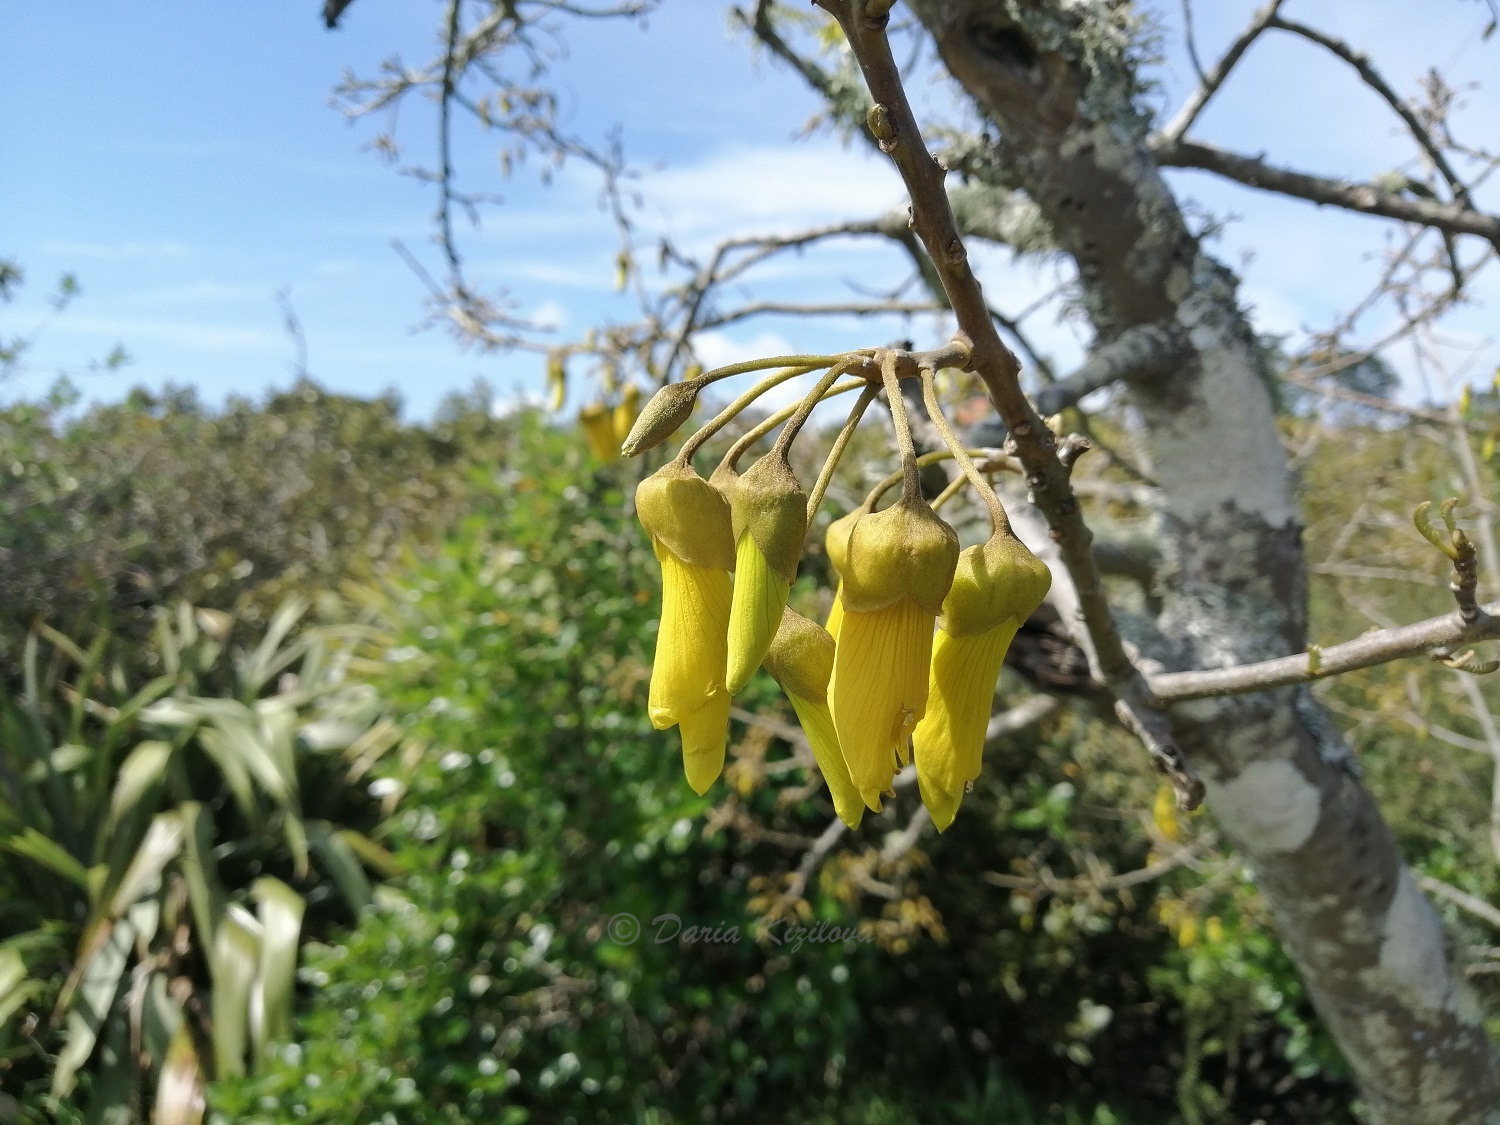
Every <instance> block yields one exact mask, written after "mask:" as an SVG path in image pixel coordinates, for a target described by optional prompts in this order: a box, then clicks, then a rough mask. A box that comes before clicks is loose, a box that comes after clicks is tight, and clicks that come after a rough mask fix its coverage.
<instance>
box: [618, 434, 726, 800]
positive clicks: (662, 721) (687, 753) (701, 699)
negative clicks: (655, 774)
mask: <svg viewBox="0 0 1500 1125" xmlns="http://www.w3.org/2000/svg"><path fill="white" fill-rule="evenodd" d="M635 503H636V514H637V516H638V517H639V519H640V521H641V526H642V527H644V528H645V529H646V531H647V533H648V534H649V535H650V536H651V546H652V548H653V549H654V550H655V552H656V558H657V560H658V561H659V562H660V563H661V572H662V611H661V626H660V629H659V630H658V632H657V636H656V658H655V660H654V661H653V663H652V666H651V691H650V697H649V700H648V709H649V712H650V715H651V724H652V725H653V726H654V727H656V729H657V730H666V729H667V728H668V727H671V726H678V727H679V728H680V729H681V733H682V756H683V767H684V769H685V770H686V773H687V779H688V784H689V785H691V786H692V787H693V790H694V792H697V793H704V792H707V790H708V787H709V786H710V785H712V784H713V783H714V779H715V778H717V777H718V776H719V774H720V772H721V771H722V770H723V768H724V745H725V742H726V740H727V738H728V732H729V701H730V695H729V692H728V690H727V689H726V688H725V686H724V670H725V665H726V661H727V642H726V638H727V634H728V629H729V607H730V598H731V594H730V579H729V572H730V570H731V569H732V568H733V567H734V535H733V532H732V529H731V523H730V518H729V505H728V503H727V502H726V501H725V499H724V497H723V495H722V494H720V493H719V491H718V490H717V489H715V488H713V487H712V486H711V485H710V484H709V483H708V482H707V481H705V480H704V479H703V478H702V477H700V476H699V475H698V474H697V473H695V472H694V471H693V469H692V468H691V467H690V466H688V465H685V464H683V463H681V462H679V461H672V462H669V463H668V464H667V465H665V466H663V467H662V468H661V469H660V470H658V471H657V472H656V473H653V474H652V475H651V476H649V477H647V478H646V479H645V480H643V481H642V482H641V483H640V486H639V487H638V488H637V489H636V495H635Z"/></svg>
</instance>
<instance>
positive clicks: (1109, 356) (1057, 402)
mask: <svg viewBox="0 0 1500 1125" xmlns="http://www.w3.org/2000/svg"><path fill="white" fill-rule="evenodd" d="M1186 354H1187V349H1186V348H1185V347H1184V346H1183V343H1182V341H1181V339H1180V338H1179V337H1178V336H1177V334H1176V333H1174V332H1173V331H1171V330H1170V329H1168V328H1164V327H1162V326H1161V325H1156V324H1138V325H1135V326H1133V327H1131V328H1127V329H1126V330H1125V331H1124V332H1122V333H1121V334H1120V335H1119V336H1118V337H1116V338H1115V339H1113V340H1111V341H1110V342H1109V343H1107V344H1105V345H1104V346H1103V347H1101V348H1098V349H1096V350H1095V351H1094V352H1093V353H1092V354H1090V355H1089V357H1088V359H1086V360H1085V361H1084V362H1083V366H1081V367H1080V368H1078V370H1077V371H1075V372H1073V374H1071V375H1069V376H1068V377H1067V378H1066V379H1062V380H1060V381H1059V382H1056V383H1053V384H1052V385H1050V386H1047V387H1043V388H1042V389H1041V390H1040V391H1038V392H1037V395H1036V409H1037V413H1038V414H1041V415H1043V416H1048V415H1052V414H1058V413H1061V412H1062V411H1063V410H1064V409H1066V408H1067V407H1069V406H1072V405H1073V404H1074V403H1076V402H1077V401H1078V400H1079V399H1081V398H1083V397H1084V396H1085V395H1088V394H1091V393H1092V392H1094V391H1097V390H1102V389H1103V388H1105V387H1108V386H1110V385H1111V384H1113V383H1118V382H1122V381H1123V382H1132V381H1134V380H1136V379H1142V378H1149V377H1151V376H1153V375H1156V374H1158V373H1160V372H1162V371H1164V370H1166V369H1167V368H1169V367H1171V366H1172V365H1173V364H1174V363H1176V362H1177V361H1179V360H1180V359H1181V358H1183V357H1184V356H1185V355H1186Z"/></svg>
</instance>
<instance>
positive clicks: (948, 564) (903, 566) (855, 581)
mask: <svg viewBox="0 0 1500 1125" xmlns="http://www.w3.org/2000/svg"><path fill="white" fill-rule="evenodd" d="M957 564H958V536H957V535H956V534H955V533H954V531H953V529H952V528H951V527H949V526H948V525H947V524H946V523H944V522H943V521H942V520H941V519H939V518H938V517H937V515H936V514H934V512H933V510H932V509H931V508H930V507H928V505H927V502H926V501H924V500H922V499H920V498H907V497H902V498H901V500H899V501H898V502H897V503H895V504H893V505H891V506H890V507H889V508H887V509H886V510H885V511H883V512H871V513H869V514H868V515H864V516H861V517H860V518H859V519H858V520H856V521H855V523H854V528H853V530H852V531H850V533H849V546H848V554H847V556H846V558H845V560H844V567H843V579H844V595H843V600H844V611H845V613H848V612H849V611H851V610H857V611H858V612H860V613H873V612H875V611H876V610H880V609H884V608H885V607H886V606H889V605H893V604H895V603H896V602H898V601H901V600H902V599H905V598H910V599H911V600H912V601H913V602H915V603H916V604H917V605H919V606H921V607H922V608H923V609H924V610H926V611H927V612H928V613H930V614H932V616H933V617H936V616H937V615H938V614H939V613H941V612H942V609H943V599H944V598H946V597H947V596H948V589H949V587H950V586H952V585H953V570H954V567H955V566H957Z"/></svg>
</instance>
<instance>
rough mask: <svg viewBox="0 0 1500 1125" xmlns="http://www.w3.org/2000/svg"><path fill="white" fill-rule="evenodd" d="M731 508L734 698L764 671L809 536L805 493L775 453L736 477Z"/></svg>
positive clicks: (730, 676) (731, 683) (731, 689)
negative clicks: (752, 677)
mask: <svg viewBox="0 0 1500 1125" xmlns="http://www.w3.org/2000/svg"><path fill="white" fill-rule="evenodd" d="M729 510H730V514H731V518H732V522H733V531H734V537H735V544H736V546H735V571H734V573H735V582H734V604H733V607H732V608H731V610H730V613H729V668H728V673H727V676H726V680H725V682H726V684H727V685H728V687H729V692H730V694H731V695H733V694H734V693H736V692H738V691H739V690H740V689H741V688H743V687H744V686H745V684H746V683H748V682H749V680H750V677H751V676H753V675H754V674H755V670H756V669H757V668H759V667H760V664H761V661H762V660H764V659H765V657H766V652H767V650H768V649H769V648H770V647H771V641H772V639H773V638H774V637H775V636H776V630H777V628H778V627H779V625H780V623H781V612H782V610H783V609H785V608H786V599H787V594H788V593H789V592H790V591H791V588H792V583H793V582H794V581H796V579H797V560H798V559H799V558H800V557H801V555H802V540H803V539H804V538H805V537H806V535H807V495H806V493H804V492H803V491H802V486H801V485H799V484H798V483H797V478H796V477H795V476H794V475H793V474H792V467H791V466H790V465H789V464H787V462H786V459H785V457H784V456H781V455H778V454H776V453H772V454H770V455H768V456H766V457H763V458H761V459H760V460H759V461H757V462H756V463H755V464H754V465H752V466H750V468H749V469H748V470H746V472H745V473H744V475H742V476H739V477H737V478H736V479H735V481H734V485H733V490H732V491H731V492H730V501H729Z"/></svg>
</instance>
